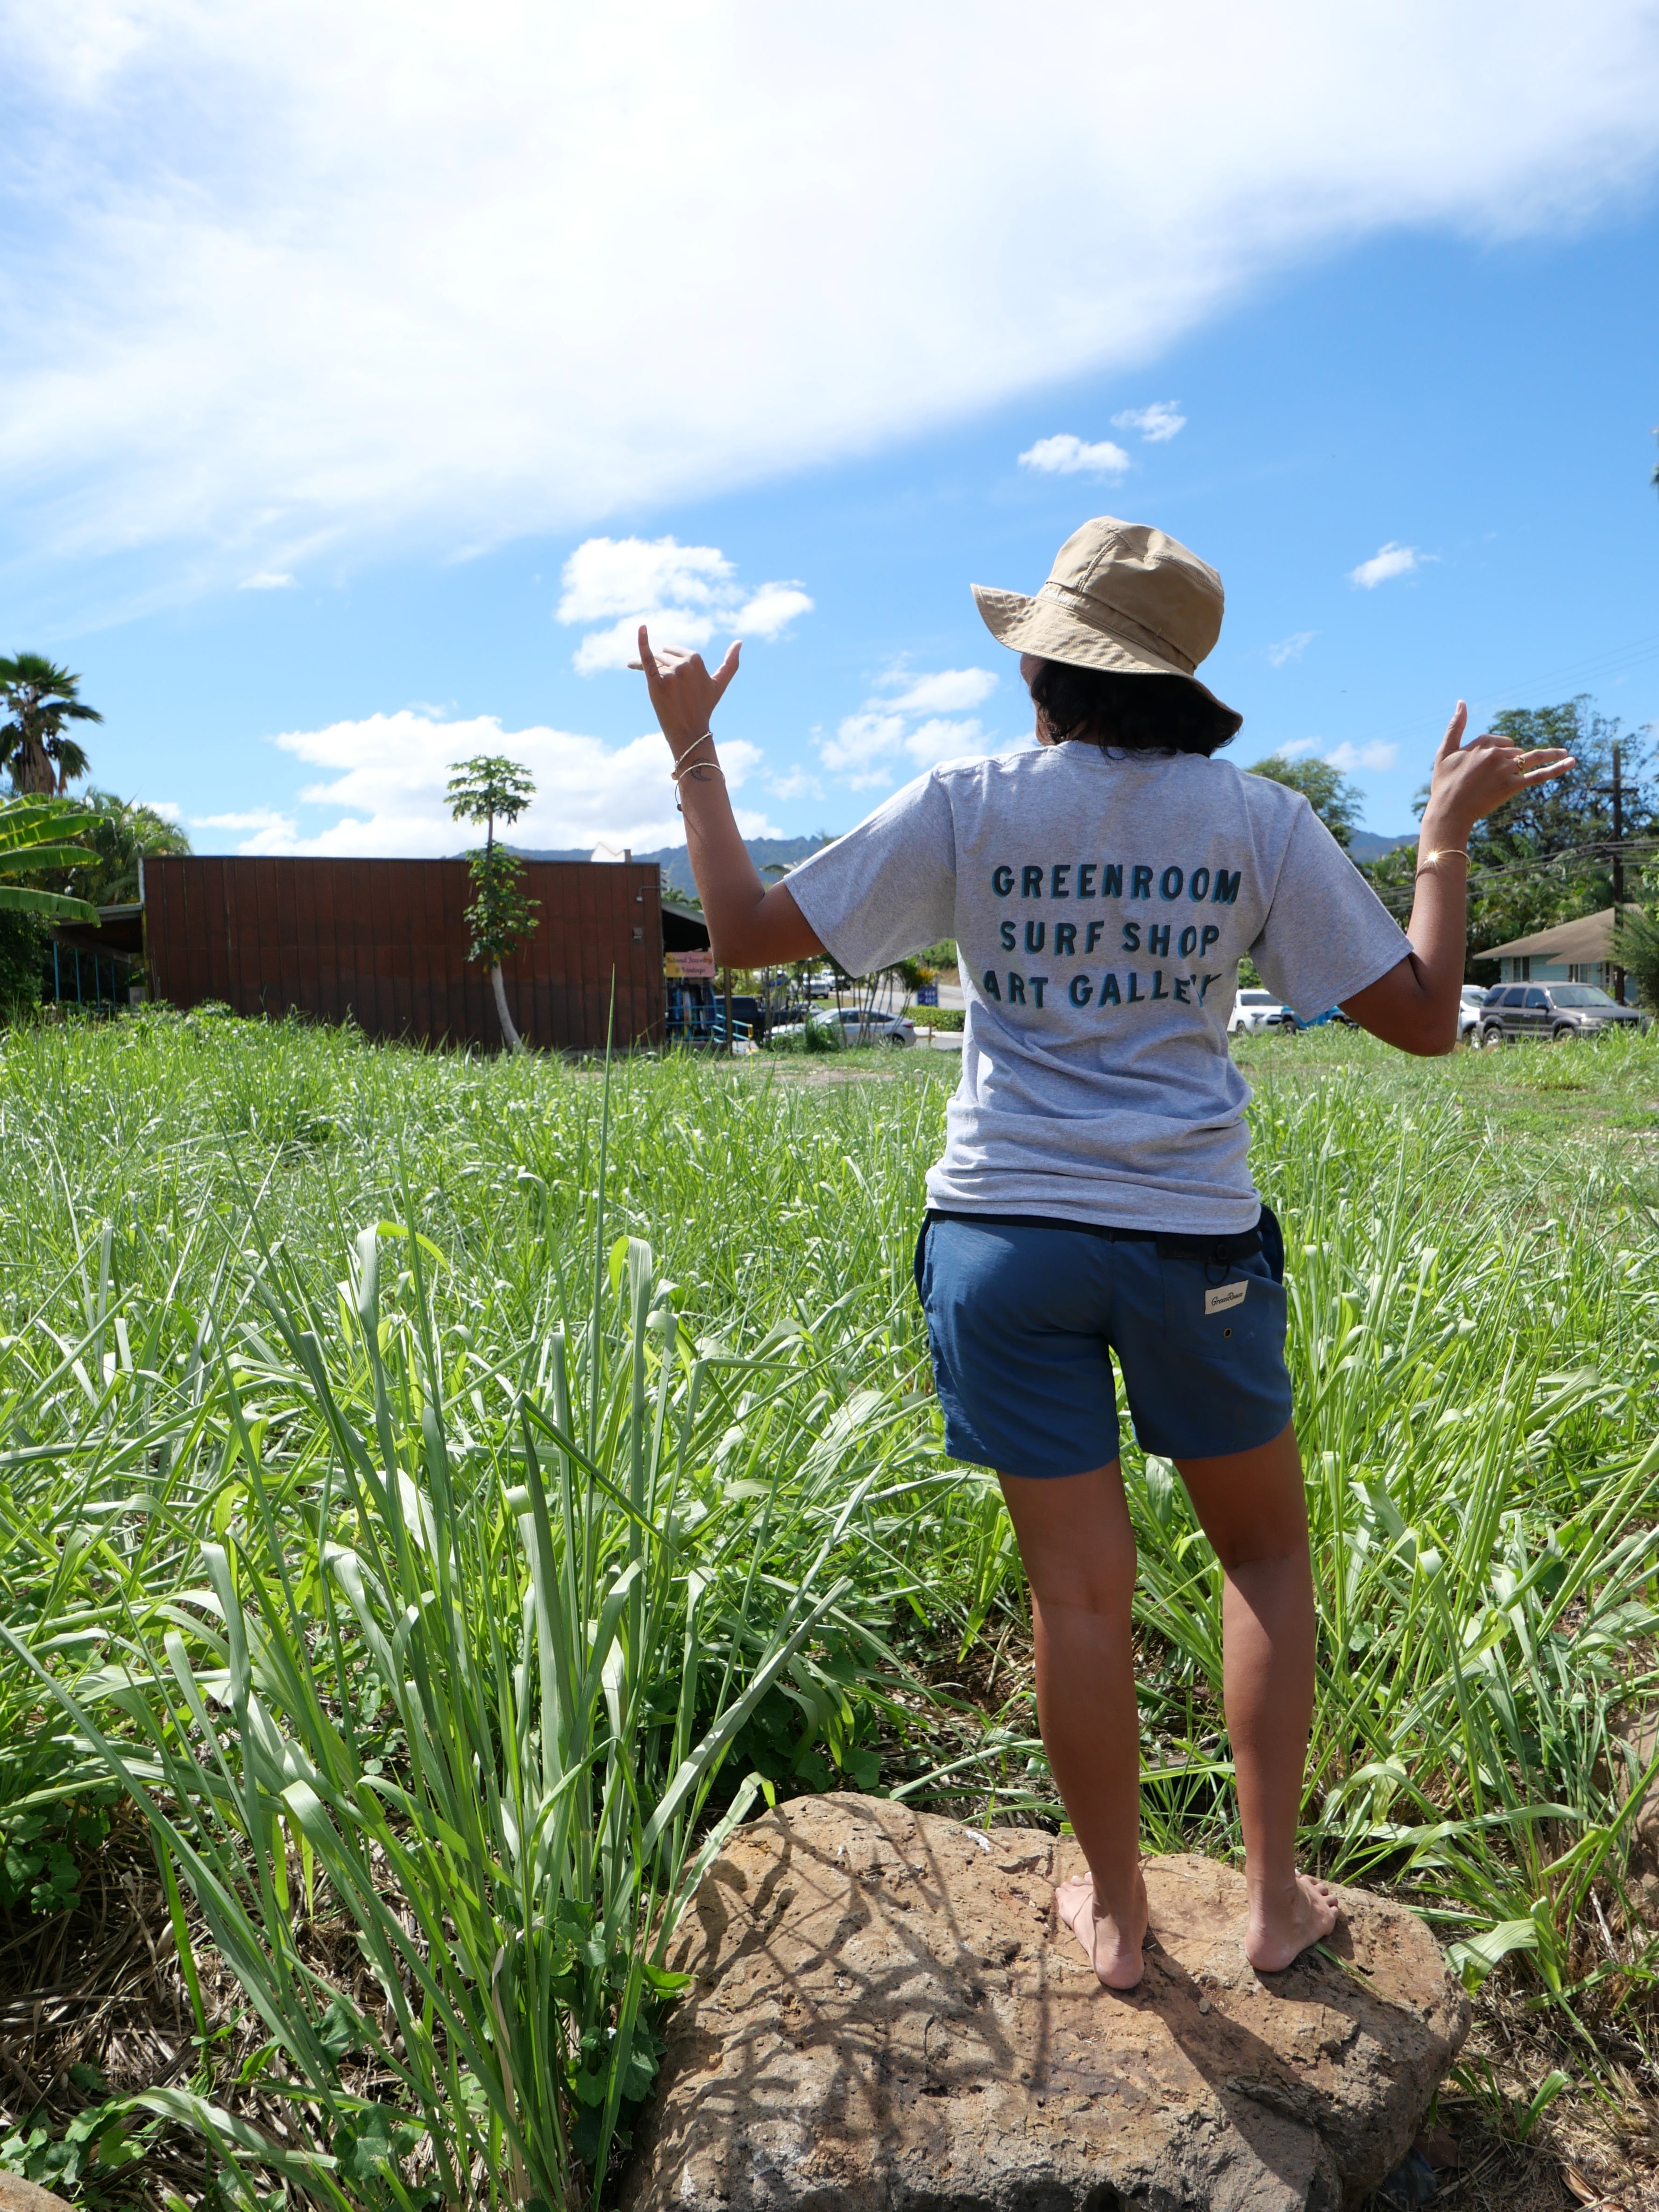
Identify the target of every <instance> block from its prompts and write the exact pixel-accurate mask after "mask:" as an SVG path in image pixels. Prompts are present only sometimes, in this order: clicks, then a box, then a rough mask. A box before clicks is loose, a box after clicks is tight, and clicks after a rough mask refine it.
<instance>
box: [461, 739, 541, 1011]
mask: <svg viewBox="0 0 1659 2212" xmlns="http://www.w3.org/2000/svg"><path fill="white" fill-rule="evenodd" d="M535 796H536V786H535V784H534V782H533V781H532V778H531V775H530V771H529V770H528V769H523V768H520V766H519V763H517V761H510V760H507V759H505V758H504V757H502V756H501V754H500V753H478V754H476V755H475V756H474V757H473V758H472V759H471V760H465V761H453V762H452V763H450V771H449V811H450V812H451V813H452V814H453V816H454V817H455V819H456V820H457V821H458V822H482V823H483V825H484V841H483V844H482V845H480V846H477V847H476V848H474V849H473V850H472V851H471V852H470V853H469V854H467V856H466V861H467V866H468V867H469V868H470V869H471V872H472V886H473V890H474V892H475V893H476V896H475V897H474V899H473V901H472V903H471V906H470V907H468V908H467V910H466V921H467V927H468V928H469V929H471V932H472V942H471V945H469V946H468V947H467V953H466V957H467V958H468V959H469V960H482V961H483V963H485V965H486V966H487V967H488V968H489V981H490V985H491V987H492V988H493V989H494V991H495V1012H496V1014H497V1016H498V1018H500V1021H501V1035H502V1036H504V1037H505V1038H506V1039H507V1043H508V1044H509V1045H510V1046H511V1048H512V1049H513V1051H514V1052H522V1051H523V1050H524V1039H523V1038H522V1037H521V1036H520V1035H519V1032H518V1030H516V1029H515V1028H514V1027H513V1017H512V1015H511V1014H510V1013H509V1012H507V985H506V983H505V982H504V981H503V980H502V977H501V963H502V961H503V960H505V959H507V957H508V956H509V955H510V954H512V953H513V952H515V951H517V950H518V948H519V946H520V945H521V944H522V943H523V942H524V940H525V939H526V937H528V936H530V935H531V933H532V931H533V930H534V929H535V927H536V915H537V911H538V907H539V904H540V902H539V901H538V900H536V899H532V898H526V896H525V893H524V890H523V887H522V885H521V884H520V881H519V874H520V860H519V857H518V855H517V854H516V853H509V852H508V851H507V848H506V846H504V845H498V844H497V843H496V842H495V823H496V821H497V820H498V819H499V820H500V821H501V822H502V823H505V824H507V825H508V826H509V827H510V826H511V824H512V823H514V822H516V821H517V820H518V818H519V817H520V815H521V814H522V813H523V812H524V811H525V809H526V806H528V805H529V804H530V802H531V800H532V799H533V798H534V797H535Z"/></svg>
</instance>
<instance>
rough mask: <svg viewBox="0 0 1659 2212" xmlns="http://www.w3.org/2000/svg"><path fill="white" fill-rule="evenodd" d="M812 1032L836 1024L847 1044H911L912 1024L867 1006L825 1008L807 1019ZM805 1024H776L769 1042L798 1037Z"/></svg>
mask: <svg viewBox="0 0 1659 2212" xmlns="http://www.w3.org/2000/svg"><path fill="white" fill-rule="evenodd" d="M809 1019H810V1021H811V1026H812V1027H813V1028H814V1029H815V1030H816V1029H834V1028H835V1027H836V1024H837V1023H839V1024H840V1025H841V1033H842V1037H843V1039H844V1040H845V1041H846V1042H847V1043H848V1044H914V1043H915V1041H916V1025H915V1023H914V1022H913V1021H912V1020H911V1019H910V1018H909V1016H908V1014H883V1013H878V1012H875V1011H874V1010H873V1009H872V1008H871V1007H868V1006H841V1007H836V1006H826V1007H824V1008H823V1010H822V1011H821V1012H818V1013H815V1014H812V1015H811V1016H809ZM806 1025H807V1024H806V1023H805V1022H780V1023H778V1024H775V1027H774V1028H773V1030H771V1032H770V1036H769V1040H768V1041H769V1042H782V1041H785V1040H787V1039H788V1038H791V1037H799V1036H801V1035H802V1034H803V1032H804V1031H805V1028H806Z"/></svg>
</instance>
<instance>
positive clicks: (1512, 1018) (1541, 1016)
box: [1475, 983, 1642, 1045]
mask: <svg viewBox="0 0 1659 2212" xmlns="http://www.w3.org/2000/svg"><path fill="white" fill-rule="evenodd" d="M1641 1026H1642V1017H1641V1015H1640V1014H1638V1012H1637V1011H1636V1009H1635V1007H1634V1006H1616V1005H1615V1004H1614V1002H1613V1000H1611V999H1610V998H1609V997H1608V996H1607V993H1606V992H1605V991H1598V990H1597V988H1596V987H1595V984H1594V983H1500V984H1499V985H1498V987H1497V989H1496V990H1495V991H1488V992H1487V994H1486V1004H1485V1005H1484V1006H1482V1007H1481V1009H1480V1028H1479V1030H1477V1031H1476V1032H1475V1040H1476V1042H1478V1043H1480V1044H1483V1045H1486V1044H1513V1043H1514V1042H1515V1040H1516V1038H1517V1037H1542V1038H1544V1039H1546V1040H1553V1042H1556V1043H1560V1042H1563V1041H1564V1040H1565V1039H1566V1038H1568V1037H1582V1036H1597V1035H1598V1034H1599V1033H1600V1032H1601V1030H1608V1029H1621V1028H1622V1029H1639V1028H1640V1027H1641Z"/></svg>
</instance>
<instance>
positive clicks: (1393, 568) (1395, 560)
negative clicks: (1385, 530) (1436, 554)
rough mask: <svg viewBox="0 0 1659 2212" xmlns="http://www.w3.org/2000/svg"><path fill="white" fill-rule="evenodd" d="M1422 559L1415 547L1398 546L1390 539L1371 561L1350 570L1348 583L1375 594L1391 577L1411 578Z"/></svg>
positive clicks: (1379, 548) (1374, 554) (1378, 549)
mask: <svg viewBox="0 0 1659 2212" xmlns="http://www.w3.org/2000/svg"><path fill="white" fill-rule="evenodd" d="M1422 558H1423V556H1422V555H1421V554H1420V553H1419V551H1418V550H1417V548H1416V546H1415V545H1396V544H1395V543H1394V541H1393V539H1392V538H1390V540H1389V543H1388V544H1386V545H1382V546H1379V547H1378V548H1377V550H1376V552H1375V553H1373V554H1372V556H1371V557H1370V560H1369V561H1362V562H1360V564H1359V566H1358V568H1350V569H1349V571H1348V581H1349V582H1350V583H1351V584H1358V586H1359V587H1360V589H1361V590H1362V591H1366V592H1374V591H1375V590H1376V587H1377V586H1378V585H1379V584H1386V583H1387V582H1388V580H1389V577H1390V576H1409V575H1410V574H1411V573H1412V571H1413V568H1416V567H1417V566H1418V564H1419V562H1420V561H1421V560H1422Z"/></svg>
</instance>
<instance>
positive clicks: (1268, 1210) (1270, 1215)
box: [1255, 1206, 1285, 1283]
mask: <svg viewBox="0 0 1659 2212" xmlns="http://www.w3.org/2000/svg"><path fill="white" fill-rule="evenodd" d="M1255 1226H1256V1234H1257V1235H1258V1236H1259V1237H1261V1256H1262V1258H1263V1259H1264V1260H1265V1261H1267V1265H1268V1267H1270V1268H1271V1269H1272V1271H1273V1280H1274V1282H1276V1283H1282V1282H1283V1281H1284V1279H1285V1232H1284V1231H1283V1230H1282V1229H1281V1228H1280V1227H1279V1216H1278V1215H1277V1214H1276V1213H1275V1212H1273V1208H1272V1206H1263V1207H1262V1209H1261V1220H1260V1221H1258V1222H1257V1223H1256V1225H1255Z"/></svg>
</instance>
